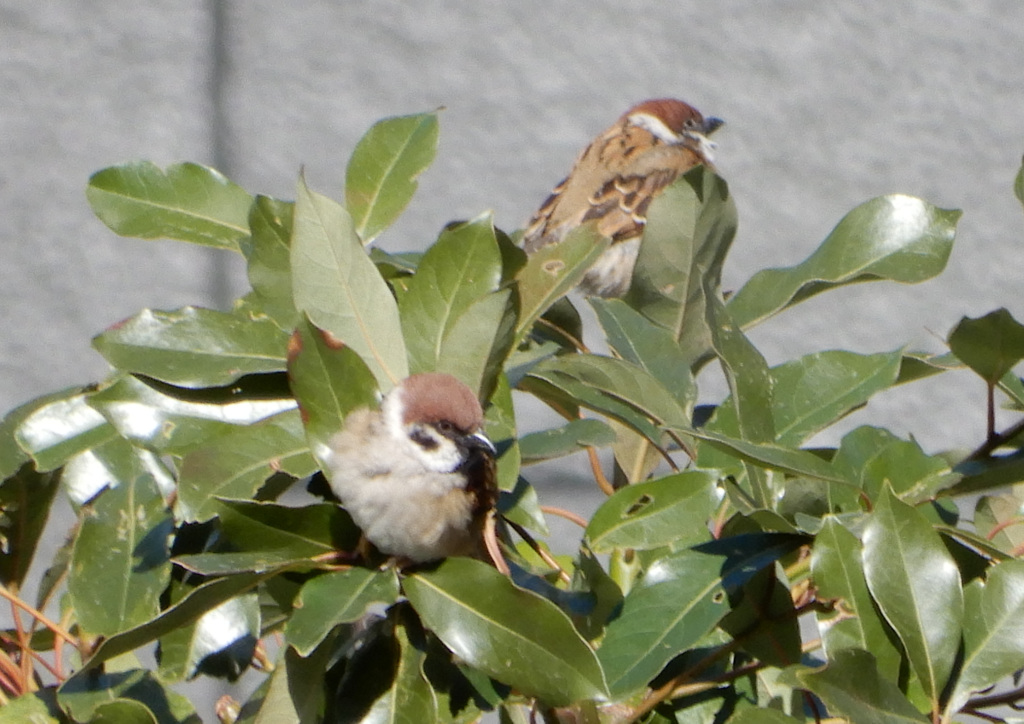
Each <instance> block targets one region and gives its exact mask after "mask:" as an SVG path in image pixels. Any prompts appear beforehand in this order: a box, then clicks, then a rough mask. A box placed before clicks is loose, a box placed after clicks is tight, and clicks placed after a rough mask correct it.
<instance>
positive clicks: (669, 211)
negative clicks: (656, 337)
mask: <svg viewBox="0 0 1024 724" xmlns="http://www.w3.org/2000/svg"><path fill="white" fill-rule="evenodd" d="M736 223H737V221H736V205H735V203H734V202H733V200H732V197H731V196H730V195H729V187H728V184H726V182H725V181H724V180H723V179H722V178H721V177H719V176H717V175H715V173H714V172H712V171H710V170H708V169H707V168H706V167H704V166H698V167H697V168H695V169H693V170H692V171H689V172H687V173H686V174H685V175H683V177H682V178H680V179H678V180H677V181H676V182H675V183H673V184H672V185H671V186H669V187H668V188H666V189H665V190H664V191H662V193H661V194H659V196H658V198H656V199H655V200H654V202H653V203H652V204H651V208H650V211H649V213H648V215H647V226H646V227H645V229H644V239H643V244H641V245H640V254H639V256H638V257H637V261H636V269H635V270H634V272H633V283H632V286H631V287H630V290H629V293H628V294H627V295H626V302H627V303H628V304H629V306H631V307H633V308H634V309H636V310H638V311H639V312H640V313H641V314H643V315H644V316H645V317H647V318H648V319H650V320H651V321H653V322H654V323H655V324H657V325H659V326H661V327H664V328H665V329H667V330H668V331H669V333H670V334H671V335H672V336H673V338H674V339H676V340H677V341H678V343H679V347H680V349H681V350H683V354H684V355H685V356H686V358H687V359H689V360H690V361H691V363H693V362H696V361H698V360H699V359H701V358H702V357H704V356H705V355H706V354H707V351H708V349H709V348H710V345H711V339H710V331H709V329H708V325H707V317H706V307H705V305H706V302H707V294H708V293H709V292H710V293H711V294H718V293H719V283H720V278H721V271H722V264H723V262H724V261H725V255H726V254H727V253H728V251H729V247H730V246H731V244H732V239H733V236H735V234H736Z"/></svg>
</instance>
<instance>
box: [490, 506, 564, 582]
mask: <svg viewBox="0 0 1024 724" xmlns="http://www.w3.org/2000/svg"><path fill="white" fill-rule="evenodd" d="M505 522H506V523H508V524H509V525H510V526H511V527H512V529H513V530H514V531H515V532H516V533H518V534H519V537H520V538H522V539H523V540H524V541H526V545H528V546H530V548H532V549H533V552H534V553H536V554H537V555H538V556H540V558H541V560H542V561H544V562H545V563H547V564H548V565H549V566H551V567H552V568H554V569H555V570H556V571H558V577H559V578H561V579H562V580H563V581H564V582H565V583H572V576H570V575H569V573H568V572H567V571H566V570H565V569H564V568H562V567H561V566H560V565H558V561H556V560H555V559H554V558H553V557H552V555H551V554H550V553H548V552H547V551H546V550H544V549H543V548H542V547H541V545H540V543H538V542H537V540H536V539H535V538H534V537H533V536H532V535H530V533H529V532H528V531H527V530H526V529H525V528H523V526H521V525H519V524H518V523H514V522H512V521H511V520H509V519H508V518H505Z"/></svg>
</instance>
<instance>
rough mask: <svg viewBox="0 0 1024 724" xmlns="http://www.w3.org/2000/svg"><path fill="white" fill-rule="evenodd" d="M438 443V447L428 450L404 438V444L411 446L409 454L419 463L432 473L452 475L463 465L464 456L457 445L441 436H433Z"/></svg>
mask: <svg viewBox="0 0 1024 724" xmlns="http://www.w3.org/2000/svg"><path fill="white" fill-rule="evenodd" d="M431 437H433V438H434V439H435V440H436V441H437V447H435V448H433V449H431V450H428V449H426V448H425V447H423V446H422V445H419V444H417V443H416V442H413V441H412V440H410V439H409V436H408V435H405V436H404V440H403V441H404V442H405V444H406V445H408V446H409V448H408V449H409V452H410V454H412V455H413V456H414V457H415V458H416V459H417V460H418V461H419V463H420V464H421V465H422V466H423V467H424V468H426V469H427V470H429V471H430V472H432V473H450V472H452V471H454V470H455V468H457V467H459V465H460V464H461V463H462V455H461V454H460V453H459V449H458V448H457V447H455V443H453V442H452V441H451V440H449V439H448V438H445V437H441V436H440V435H431Z"/></svg>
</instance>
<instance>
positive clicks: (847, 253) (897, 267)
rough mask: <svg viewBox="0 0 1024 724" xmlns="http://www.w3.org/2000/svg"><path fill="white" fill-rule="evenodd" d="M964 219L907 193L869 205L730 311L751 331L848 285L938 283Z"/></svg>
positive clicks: (754, 282) (763, 275)
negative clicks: (793, 307) (880, 281)
mask: <svg viewBox="0 0 1024 724" xmlns="http://www.w3.org/2000/svg"><path fill="white" fill-rule="evenodd" d="M960 215H961V212H960V211H956V210H946V209H940V208H938V207H936V206H932V205H931V204H929V203H927V202H926V201H922V200H921V199H917V198H914V197H912V196H903V195H900V194H892V195H890V196H879V197H878V198H875V199H872V200H871V201H867V202H865V203H863V204H861V205H860V206H858V207H857V208H855V209H854V210H853V211H851V212H850V213H848V214H847V215H846V216H844V217H843V219H842V220H841V221H840V222H839V223H838V224H837V225H836V227H835V228H834V229H833V230H832V232H831V233H830V234H829V235H828V237H827V238H826V239H825V241H823V242H822V243H821V246H819V247H818V248H817V249H816V250H815V251H814V253H813V254H811V255H810V256H809V257H807V258H806V259H805V260H804V261H802V262H800V263H799V264H797V265H796V266H791V267H785V268H776V269H763V270H761V271H759V272H758V273H757V274H755V275H754V276H753V277H751V278H750V280H749V281H748V282H747V283H746V284H744V285H743V287H742V288H741V289H740V290H739V291H738V292H736V294H735V295H733V297H732V298H731V299H730V300H729V312H730V314H731V315H732V317H733V319H734V320H735V321H736V324H738V325H739V326H740V327H742V328H746V327H749V326H751V325H754V324H757V323H758V322H760V321H762V320H764V319H767V318H768V317H771V316H772V315H774V314H776V313H777V312H779V311H781V310H783V309H785V308H786V307H788V306H791V305H793V304H797V303H799V302H802V301H804V300H805V299H808V298H810V297H812V296H814V295H815V294H820V293H821V292H824V291H827V290H829V289H832V288H834V287H837V286H842V285H844V284H854V283H857V282H863V281H870V280H875V279H889V280H892V281H897V282H903V283H906V284H913V283H916V282H922V281H925V280H926V279H931V278H932V277H934V276H936V275H937V274H938V273H939V272H941V271H942V270H943V269H944V268H945V266H946V261H947V259H948V258H949V252H950V250H951V249H952V246H953V237H954V235H955V233H956V223H957V221H958V220H959V219H960Z"/></svg>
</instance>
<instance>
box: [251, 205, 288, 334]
mask: <svg viewBox="0 0 1024 724" xmlns="http://www.w3.org/2000/svg"><path fill="white" fill-rule="evenodd" d="M294 210H295V204H294V203H292V202H290V201H278V200H277V199H272V198H270V197H268V196H257V197H256V201H255V203H253V205H252V209H250V211H249V228H250V230H251V231H252V237H251V241H250V243H249V244H247V245H245V246H243V248H242V250H243V252H244V253H245V258H246V262H247V267H246V270H247V272H248V275H249V284H251V285H252V290H253V293H254V294H255V295H256V298H257V299H259V301H260V306H261V307H262V308H263V311H264V312H266V313H267V315H268V316H269V317H270V318H271V319H273V320H274V321H275V322H276V323H277V324H278V326H279V327H281V329H285V330H288V329H291V328H292V327H294V326H295V323H296V322H297V321H298V313H297V312H296V311H295V302H294V297H293V293H292V264H291V236H292V218H293V214H294Z"/></svg>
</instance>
